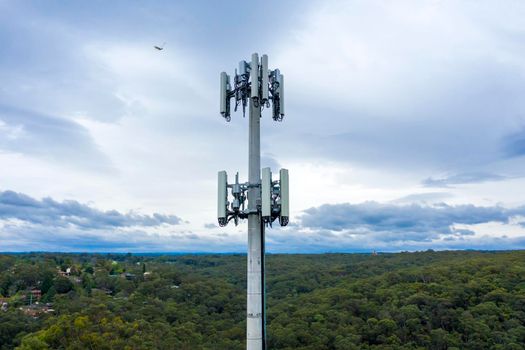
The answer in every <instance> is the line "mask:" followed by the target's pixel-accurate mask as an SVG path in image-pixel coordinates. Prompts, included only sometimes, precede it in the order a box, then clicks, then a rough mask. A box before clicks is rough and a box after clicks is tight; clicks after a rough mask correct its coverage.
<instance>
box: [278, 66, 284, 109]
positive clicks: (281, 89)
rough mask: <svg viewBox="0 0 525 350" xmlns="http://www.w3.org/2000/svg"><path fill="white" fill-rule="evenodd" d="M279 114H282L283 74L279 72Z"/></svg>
mask: <svg viewBox="0 0 525 350" xmlns="http://www.w3.org/2000/svg"><path fill="white" fill-rule="evenodd" d="M278 82H279V114H281V116H284V76H283V75H282V74H280V73H279V77H278Z"/></svg>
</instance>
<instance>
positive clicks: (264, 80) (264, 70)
mask: <svg viewBox="0 0 525 350" xmlns="http://www.w3.org/2000/svg"><path fill="white" fill-rule="evenodd" d="M261 85H262V87H261V90H262V96H261V98H262V101H263V102H266V101H268V98H269V94H268V55H262V56H261Z"/></svg>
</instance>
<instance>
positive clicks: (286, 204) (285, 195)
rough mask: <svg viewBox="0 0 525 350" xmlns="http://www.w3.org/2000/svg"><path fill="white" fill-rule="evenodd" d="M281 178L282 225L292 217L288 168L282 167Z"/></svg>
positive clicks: (280, 219)
mask: <svg viewBox="0 0 525 350" xmlns="http://www.w3.org/2000/svg"><path fill="white" fill-rule="evenodd" d="M279 180H280V197H281V217H280V218H279V221H280V223H281V226H286V225H287V224H288V219H289V217H290V184H289V180H288V169H281V170H280V171H279Z"/></svg>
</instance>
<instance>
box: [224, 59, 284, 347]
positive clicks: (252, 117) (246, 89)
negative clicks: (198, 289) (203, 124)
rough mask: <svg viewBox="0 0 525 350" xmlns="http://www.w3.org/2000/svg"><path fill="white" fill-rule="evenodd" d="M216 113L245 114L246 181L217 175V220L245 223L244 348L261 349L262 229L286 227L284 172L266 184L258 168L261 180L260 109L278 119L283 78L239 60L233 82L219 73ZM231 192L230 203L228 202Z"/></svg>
mask: <svg viewBox="0 0 525 350" xmlns="http://www.w3.org/2000/svg"><path fill="white" fill-rule="evenodd" d="M220 80H221V85H220V100H221V102H220V112H221V114H222V116H223V117H224V118H225V119H226V121H228V122H229V121H230V120H231V115H230V106H231V99H232V98H233V100H234V103H235V107H234V111H237V109H238V108H239V107H242V111H243V115H245V114H246V108H248V111H249V113H248V114H249V139H248V182H244V183H239V173H237V174H236V175H235V182H233V183H228V179H227V174H226V171H219V174H218V207H217V217H218V221H219V225H220V226H226V225H227V224H228V222H230V221H231V220H233V221H234V223H235V225H237V224H238V223H239V219H248V257H247V260H248V275H247V283H248V286H247V305H246V349H247V350H263V349H266V329H265V321H266V317H265V300H266V298H265V288H264V253H265V247H264V246H265V243H264V240H265V239H264V234H265V232H264V231H265V227H266V226H271V225H272V223H273V221H275V220H276V219H278V220H279V223H280V224H281V226H286V225H287V224H288V219H289V212H290V209H289V185H288V170H287V169H280V170H279V180H272V172H271V169H270V168H264V169H262V178H261V140H260V135H261V131H260V130H261V121H260V119H261V109H262V108H263V107H266V108H270V106H271V107H272V117H273V120H275V121H279V122H280V121H282V120H283V117H284V79H283V75H282V74H281V73H280V71H279V69H274V70H269V69H268V56H267V55H262V56H261V59H260V60H259V55H258V54H256V53H254V54H252V59H251V62H249V63H248V62H246V61H240V62H239V70H238V71H237V70H235V76H234V79H233V82H232V81H231V80H230V76H228V74H226V73H225V72H222V73H221V78H220ZM228 192H230V193H231V202H230V201H229V200H228Z"/></svg>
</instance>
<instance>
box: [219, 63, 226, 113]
mask: <svg viewBox="0 0 525 350" xmlns="http://www.w3.org/2000/svg"><path fill="white" fill-rule="evenodd" d="M220 89H221V90H220V91H221V93H220V95H221V114H222V116H223V117H225V118H226V117H227V116H228V74H226V72H222V73H221V87H220Z"/></svg>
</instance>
